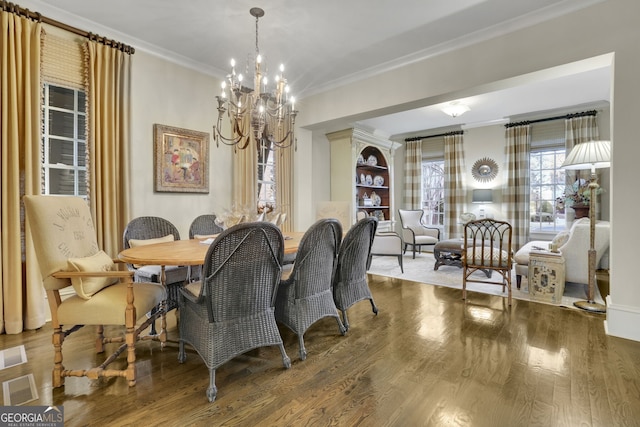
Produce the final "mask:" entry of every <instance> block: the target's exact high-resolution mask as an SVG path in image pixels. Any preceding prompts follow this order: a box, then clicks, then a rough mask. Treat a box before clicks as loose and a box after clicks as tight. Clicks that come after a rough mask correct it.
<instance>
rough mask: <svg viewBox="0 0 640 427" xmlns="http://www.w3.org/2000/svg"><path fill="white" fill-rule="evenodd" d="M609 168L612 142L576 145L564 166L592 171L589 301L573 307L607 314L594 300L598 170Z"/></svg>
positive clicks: (601, 305)
mask: <svg viewBox="0 0 640 427" xmlns="http://www.w3.org/2000/svg"><path fill="white" fill-rule="evenodd" d="M609 166H611V142H610V141H589V142H583V143H581V144H576V145H575V146H574V147H573V148H572V149H571V152H570V153H569V155H568V156H567V158H566V159H565V161H564V163H563V164H562V167H563V168H564V169H572V170H580V169H590V170H591V181H590V182H589V193H590V194H589V226H590V234H589V238H590V246H589V289H588V292H587V301H576V302H575V303H574V304H573V305H575V306H576V307H578V308H581V309H583V310H586V311H591V312H594V313H605V312H606V311H607V309H606V307H605V306H604V305H603V304H599V303H597V302H595V301H594V300H593V298H594V295H595V289H596V249H595V238H596V190H597V189H598V187H599V185H598V177H597V176H596V169H599V168H608V167H609Z"/></svg>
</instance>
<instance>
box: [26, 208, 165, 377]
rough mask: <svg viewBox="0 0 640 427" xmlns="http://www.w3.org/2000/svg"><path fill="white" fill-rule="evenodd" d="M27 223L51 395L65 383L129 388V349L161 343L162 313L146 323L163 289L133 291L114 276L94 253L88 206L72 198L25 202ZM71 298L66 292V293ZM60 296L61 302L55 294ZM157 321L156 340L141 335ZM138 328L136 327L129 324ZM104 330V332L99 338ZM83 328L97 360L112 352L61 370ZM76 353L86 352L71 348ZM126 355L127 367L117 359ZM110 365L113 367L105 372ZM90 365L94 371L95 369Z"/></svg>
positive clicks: (144, 286) (136, 287)
mask: <svg viewBox="0 0 640 427" xmlns="http://www.w3.org/2000/svg"><path fill="white" fill-rule="evenodd" d="M24 207H25V214H26V217H25V219H26V223H27V224H28V225H29V228H30V230H31V236H32V240H33V247H34V249H35V253H36V256H37V261H38V266H39V268H40V273H41V275H42V284H43V286H44V288H45V290H46V293H47V300H48V302H49V308H50V309H51V327H52V329H53V335H52V339H51V341H52V343H53V350H54V356H53V371H52V381H51V386H52V387H54V388H55V387H61V386H63V385H64V382H65V377H87V378H90V379H98V378H102V377H124V378H126V380H127V381H128V384H129V386H133V385H135V383H136V363H135V362H136V342H137V341H138V340H139V339H158V340H160V341H161V342H162V344H164V342H165V341H166V330H165V328H166V320H165V311H164V310H163V309H160V310H157V311H156V312H155V313H154V315H152V316H151V317H150V318H147V317H146V316H145V314H146V313H148V312H150V311H151V310H152V309H153V308H154V307H157V306H158V305H161V304H162V302H163V301H164V300H165V298H166V293H165V291H164V289H163V288H162V287H160V286H158V285H152V284H149V283H133V273H132V272H130V271H119V270H117V268H116V267H115V262H117V260H116V261H114V260H113V259H112V258H111V257H110V256H109V255H108V254H106V253H105V252H104V251H101V250H100V249H99V247H98V241H97V235H96V230H95V228H94V225H93V221H92V218H91V211H90V209H89V205H88V202H87V201H86V200H84V199H83V198H81V197H73V196H24ZM70 290H73V291H75V293H74V292H73V291H71V292H69V291H70ZM60 291H63V292H65V297H64V298H62V296H61V295H60V294H61V292H60ZM156 317H159V318H160V319H161V331H160V333H159V334H158V335H156V336H149V335H144V336H143V335H142V331H144V330H145V329H146V328H148V327H149V325H150V324H151V323H152V322H153V321H154V320H155V318H156ZM137 321H138V322H140V323H136V322H137ZM105 325H110V326H112V325H113V326H117V327H118V328H116V327H114V328H111V327H110V328H109V329H108V335H109V336H106V335H107V334H106V333H105V328H104V326H105ZM84 326H93V327H95V330H96V335H90V334H78V336H77V337H76V338H78V339H80V338H84V339H85V342H86V343H87V342H90V343H93V344H94V345H95V350H96V353H103V352H104V351H105V350H106V347H107V345H114V344H111V343H115V344H116V348H115V349H113V350H114V351H113V353H111V355H110V356H109V357H106V358H105V359H104V360H103V361H97V359H96V361H94V357H95V356H94V357H92V356H78V355H76V357H75V359H76V360H82V361H84V362H85V363H87V364H88V363H91V361H94V362H95V364H94V365H93V367H87V366H84V367H83V368H84V369H79V368H80V366H77V367H76V368H75V369H68V368H65V366H64V365H63V357H62V356H63V354H62V353H63V347H64V346H63V344H64V343H65V342H66V341H67V340H68V339H69V338H70V335H71V334H72V333H74V332H76V331H78V330H80V329H81V328H82V327H84ZM72 348H73V349H74V352H75V353H78V352H82V351H83V349H85V348H88V347H86V344H85V345H82V344H77V343H76V344H75V345H74V347H72ZM122 352H124V353H125V354H126V361H123V360H122V359H123V358H122V357H120V358H119V357H118V355H120V354H121V353H122ZM114 361H117V362H116V363H115V364H114V367H111V368H110V367H109V365H110V364H111V363H112V362H114ZM96 365H97V366H96Z"/></svg>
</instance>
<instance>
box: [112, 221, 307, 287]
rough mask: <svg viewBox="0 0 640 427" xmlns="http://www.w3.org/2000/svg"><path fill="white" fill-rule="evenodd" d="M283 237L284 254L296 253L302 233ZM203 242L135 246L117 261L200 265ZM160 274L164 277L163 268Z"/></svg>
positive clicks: (207, 247) (205, 247)
mask: <svg viewBox="0 0 640 427" xmlns="http://www.w3.org/2000/svg"><path fill="white" fill-rule="evenodd" d="M283 235H284V238H285V240H284V253H285V254H294V253H296V252H297V251H298V246H299V245H300V240H301V239H302V236H303V235H304V232H286V233H283ZM205 240H206V239H189V240H174V241H172V242H164V243H154V244H150V245H142V246H136V247H134V248H128V249H125V250H123V251H122V252H120V253H119V254H118V259H120V260H121V261H124V262H126V263H129V264H134V265H160V266H163V267H164V266H167V265H202V264H204V259H205V257H206V255H207V251H208V250H209V246H210V244H207V242H205ZM162 273H163V275H164V268H163V272H162ZM163 283H164V282H163Z"/></svg>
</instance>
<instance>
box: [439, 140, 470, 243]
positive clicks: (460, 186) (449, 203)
mask: <svg viewBox="0 0 640 427" xmlns="http://www.w3.org/2000/svg"><path fill="white" fill-rule="evenodd" d="M464 174H465V167H464V147H463V135H462V134H461V133H454V134H451V135H445V137H444V194H445V201H446V208H445V212H446V216H445V219H444V227H445V231H446V235H447V238H448V239H452V238H455V237H460V236H461V235H462V233H461V229H460V227H459V226H458V218H459V217H460V214H461V213H462V210H463V208H464V203H465V201H466V188H465V182H464Z"/></svg>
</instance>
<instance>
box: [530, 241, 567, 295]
mask: <svg viewBox="0 0 640 427" xmlns="http://www.w3.org/2000/svg"><path fill="white" fill-rule="evenodd" d="M564 276H565V269H564V258H563V257H562V253H560V252H549V251H531V253H530V255H529V292H530V293H531V298H532V299H533V300H538V301H544V302H550V303H553V304H559V303H560V302H561V301H562V295H563V294H564Z"/></svg>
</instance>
